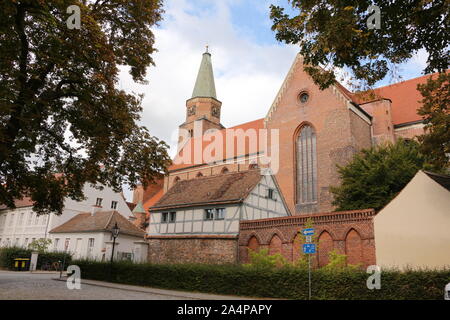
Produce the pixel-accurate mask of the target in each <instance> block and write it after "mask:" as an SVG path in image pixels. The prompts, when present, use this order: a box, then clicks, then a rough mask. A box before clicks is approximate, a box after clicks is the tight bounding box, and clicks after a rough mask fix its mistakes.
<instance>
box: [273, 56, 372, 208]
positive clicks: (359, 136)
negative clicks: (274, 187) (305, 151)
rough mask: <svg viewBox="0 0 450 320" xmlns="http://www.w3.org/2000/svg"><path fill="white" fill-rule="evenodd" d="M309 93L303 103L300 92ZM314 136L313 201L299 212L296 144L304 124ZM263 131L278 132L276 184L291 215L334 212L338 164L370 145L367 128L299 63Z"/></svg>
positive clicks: (335, 93)
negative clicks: (314, 196) (313, 132)
mask: <svg viewBox="0 0 450 320" xmlns="http://www.w3.org/2000/svg"><path fill="white" fill-rule="evenodd" d="M301 92H307V93H308V95H309V99H308V101H307V102H306V103H302V102H301V101H299V94H300V93H301ZM305 124H307V125H310V126H312V127H313V128H314V131H315V133H316V136H317V142H316V144H317V151H316V156H317V187H316V189H317V190H316V191H317V195H318V199H317V203H314V204H311V205H310V207H305V208H302V206H301V205H299V203H298V200H297V195H296V190H297V172H296V162H297V160H296V141H297V137H298V134H299V131H300V129H301V127H302V126H303V125H305ZM266 127H267V129H279V136H280V152H279V154H280V169H279V170H278V172H277V173H276V178H277V181H278V183H279V185H280V188H281V191H282V193H283V195H284V197H285V199H286V202H287V204H288V206H289V209H290V211H291V212H292V214H294V215H297V214H309V213H314V212H330V211H332V210H333V209H334V207H333V205H332V202H333V196H332V194H331V192H330V191H329V188H330V186H333V185H338V184H339V182H340V181H339V175H338V172H337V168H336V165H345V164H347V163H348V162H349V161H350V160H351V159H352V157H353V155H354V154H355V153H356V152H358V151H359V150H360V149H361V148H362V147H366V148H367V147H370V146H371V139H370V137H371V136H370V135H371V132H370V125H369V123H367V122H364V120H363V119H361V117H360V116H359V115H356V114H355V113H354V112H353V111H352V110H350V109H349V101H348V100H347V99H346V98H345V97H344V95H343V94H342V93H341V92H340V91H339V90H338V89H337V88H335V87H330V88H328V89H325V90H320V89H319V87H318V86H317V85H315V84H314V82H313V81H312V79H311V78H310V77H309V76H308V75H307V74H306V72H304V71H303V68H302V64H301V63H297V65H295V66H294V69H293V70H292V72H291V73H290V74H289V75H288V77H287V82H286V84H285V86H284V87H282V89H281V93H280V95H279V98H277V103H276V108H275V107H273V109H272V110H271V111H270V116H268V117H267V118H266Z"/></svg>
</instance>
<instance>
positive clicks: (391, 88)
mask: <svg viewBox="0 0 450 320" xmlns="http://www.w3.org/2000/svg"><path fill="white" fill-rule="evenodd" d="M436 75H437V73H434V74H431V75H430V74H428V75H425V76H422V77H418V78H414V79H410V80H405V81H402V82H398V83H394V84H391V85H388V86H384V87H380V88H376V89H374V90H373V94H374V95H372V97H371V99H370V98H367V97H366V98H365V99H364V98H361V97H358V94H353V96H352V97H353V99H354V100H355V102H357V103H359V104H362V105H361V107H362V108H364V103H367V102H370V101H371V100H377V99H380V98H384V99H389V100H391V110H392V122H393V124H394V125H399V124H403V123H409V122H414V121H419V120H422V117H421V116H420V115H418V114H417V109H419V108H420V107H421V105H422V103H421V101H422V99H423V97H422V95H421V94H420V92H419V91H418V90H417V85H418V84H423V83H425V82H426V81H427V79H428V78H430V77H434V76H436ZM358 100H359V101H358ZM361 100H362V101H361Z"/></svg>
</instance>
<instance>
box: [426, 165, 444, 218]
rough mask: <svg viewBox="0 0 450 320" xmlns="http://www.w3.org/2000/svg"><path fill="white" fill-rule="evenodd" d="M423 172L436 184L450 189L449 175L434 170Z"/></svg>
mask: <svg viewBox="0 0 450 320" xmlns="http://www.w3.org/2000/svg"><path fill="white" fill-rule="evenodd" d="M424 173H425V174H426V175H427V176H429V177H430V178H431V179H433V180H434V181H436V182H437V183H438V184H440V185H441V186H443V187H444V188H445V189H447V190H448V191H450V176H449V175H445V174H439V173H434V172H429V171H424ZM449 210H450V208H449Z"/></svg>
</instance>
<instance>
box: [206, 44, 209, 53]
mask: <svg viewBox="0 0 450 320" xmlns="http://www.w3.org/2000/svg"><path fill="white" fill-rule="evenodd" d="M208 49H209V46H208V45H206V53H209V51H208Z"/></svg>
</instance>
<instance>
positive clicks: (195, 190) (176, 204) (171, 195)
mask: <svg viewBox="0 0 450 320" xmlns="http://www.w3.org/2000/svg"><path fill="white" fill-rule="evenodd" d="M259 181H261V174H260V171H259V170H247V171H241V172H232V173H225V174H219V175H213V176H207V177H200V178H196V179H190V180H181V181H179V182H177V183H176V184H175V185H174V186H173V187H172V188H170V189H169V190H168V191H167V192H166V193H165V194H164V195H163V196H162V198H161V199H160V200H159V201H158V202H157V203H156V204H155V205H154V206H153V207H151V208H150V211H161V210H168V209H173V208H185V207H195V206H202V205H211V204H214V205H219V204H220V205H221V204H231V203H240V202H242V201H244V200H245V199H246V198H247V196H248V194H249V193H250V192H251V191H252V190H253V188H254V187H255V186H256V185H257V184H258V182H259Z"/></svg>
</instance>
